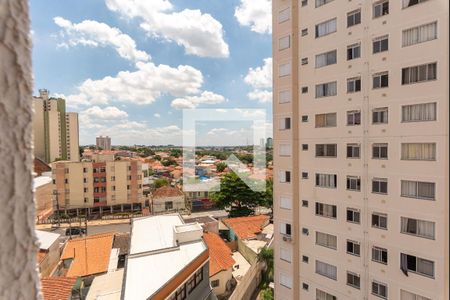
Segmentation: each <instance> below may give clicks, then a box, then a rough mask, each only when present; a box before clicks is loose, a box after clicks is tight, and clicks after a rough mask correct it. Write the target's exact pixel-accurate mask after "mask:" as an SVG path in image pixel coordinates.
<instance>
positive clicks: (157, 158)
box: [153, 155, 161, 161]
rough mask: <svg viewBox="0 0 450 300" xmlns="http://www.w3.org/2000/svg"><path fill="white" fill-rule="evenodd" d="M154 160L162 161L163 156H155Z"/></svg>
mask: <svg viewBox="0 0 450 300" xmlns="http://www.w3.org/2000/svg"><path fill="white" fill-rule="evenodd" d="M153 158H154V159H156V160H159V161H161V156H159V155H155V156H153Z"/></svg>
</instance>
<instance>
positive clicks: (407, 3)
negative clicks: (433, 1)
mask: <svg viewBox="0 0 450 300" xmlns="http://www.w3.org/2000/svg"><path fill="white" fill-rule="evenodd" d="M425 1H428V0H403V8H407V7H411V6H414V5H417V4H419V3H422V2H425Z"/></svg>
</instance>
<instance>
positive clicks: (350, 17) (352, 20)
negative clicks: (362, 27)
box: [347, 9, 361, 27]
mask: <svg viewBox="0 0 450 300" xmlns="http://www.w3.org/2000/svg"><path fill="white" fill-rule="evenodd" d="M360 23H361V10H360V9H358V10H354V11H352V12H349V13H348V14H347V27H352V26H354V25H358V24H360Z"/></svg>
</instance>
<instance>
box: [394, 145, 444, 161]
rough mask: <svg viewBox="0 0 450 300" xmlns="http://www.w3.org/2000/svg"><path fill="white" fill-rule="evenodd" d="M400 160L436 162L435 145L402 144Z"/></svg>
mask: <svg viewBox="0 0 450 300" xmlns="http://www.w3.org/2000/svg"><path fill="white" fill-rule="evenodd" d="M401 159H402V160H427V161H434V160H436V143H402V158H401Z"/></svg>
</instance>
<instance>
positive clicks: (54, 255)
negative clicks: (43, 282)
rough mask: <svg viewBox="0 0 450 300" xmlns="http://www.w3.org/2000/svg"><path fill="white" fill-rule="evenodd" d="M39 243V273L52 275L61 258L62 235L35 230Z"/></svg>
mask: <svg viewBox="0 0 450 300" xmlns="http://www.w3.org/2000/svg"><path fill="white" fill-rule="evenodd" d="M35 232H36V236H37V239H38V244H39V252H38V254H37V260H38V266H39V273H40V274H41V276H42V277H47V276H50V275H51V274H52V272H53V270H54V269H55V267H56V266H57V265H58V262H59V258H60V255H61V253H60V245H59V237H60V235H59V234H57V233H53V232H48V231H43V230H35Z"/></svg>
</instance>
